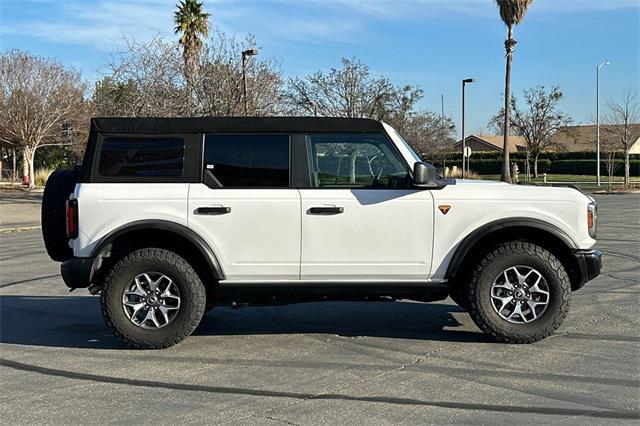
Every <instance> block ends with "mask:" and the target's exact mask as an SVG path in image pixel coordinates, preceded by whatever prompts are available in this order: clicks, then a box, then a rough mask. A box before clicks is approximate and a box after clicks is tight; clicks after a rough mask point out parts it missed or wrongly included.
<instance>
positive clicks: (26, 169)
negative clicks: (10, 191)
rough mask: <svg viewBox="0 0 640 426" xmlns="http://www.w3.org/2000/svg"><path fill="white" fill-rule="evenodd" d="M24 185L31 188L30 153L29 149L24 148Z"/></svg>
mask: <svg viewBox="0 0 640 426" xmlns="http://www.w3.org/2000/svg"><path fill="white" fill-rule="evenodd" d="M22 183H23V184H25V185H27V186H29V187H31V181H30V180H29V152H28V149H27V148H22Z"/></svg>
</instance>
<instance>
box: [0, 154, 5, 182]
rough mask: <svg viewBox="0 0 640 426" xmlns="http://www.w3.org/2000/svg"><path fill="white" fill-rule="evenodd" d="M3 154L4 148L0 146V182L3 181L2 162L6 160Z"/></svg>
mask: <svg viewBox="0 0 640 426" xmlns="http://www.w3.org/2000/svg"><path fill="white" fill-rule="evenodd" d="M3 154H4V148H3V147H1V146H0V181H1V180H2V160H3V159H4V157H3Z"/></svg>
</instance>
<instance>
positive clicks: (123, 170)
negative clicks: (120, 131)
mask: <svg viewBox="0 0 640 426" xmlns="http://www.w3.org/2000/svg"><path fill="white" fill-rule="evenodd" d="M184 153H185V148H184V140H183V139H182V138H176V137H167V138H160V137H158V138H149V137H145V138H135V137H106V138H105V139H104V140H103V141H102V144H101V149H100V158H99V162H98V173H99V174H100V176H104V177H180V176H182V175H183V170H184Z"/></svg>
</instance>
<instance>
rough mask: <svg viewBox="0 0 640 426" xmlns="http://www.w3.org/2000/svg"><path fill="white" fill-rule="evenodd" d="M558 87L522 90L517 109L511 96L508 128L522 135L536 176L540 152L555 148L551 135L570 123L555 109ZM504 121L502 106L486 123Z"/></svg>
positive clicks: (565, 115) (559, 93)
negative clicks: (522, 101) (522, 94)
mask: <svg viewBox="0 0 640 426" xmlns="http://www.w3.org/2000/svg"><path fill="white" fill-rule="evenodd" d="M563 96H564V95H563V94H562V92H561V91H560V88H559V87H558V86H552V87H551V89H550V90H549V91H547V90H546V89H545V87H544V86H537V87H535V88H533V89H528V90H525V91H524V102H525V104H526V107H525V108H524V109H520V108H518V104H517V101H516V99H515V98H514V97H513V96H512V97H511V116H510V121H511V127H512V129H513V133H514V134H516V135H519V136H522V137H523V138H524V140H525V143H526V145H527V164H529V159H530V158H533V176H534V177H538V158H539V157H540V153H542V152H544V151H546V150H548V149H550V148H552V147H554V142H553V138H552V136H553V135H554V134H555V133H556V132H557V131H558V130H559V129H561V128H563V127H566V126H567V125H569V124H570V123H571V117H569V116H568V115H567V114H565V113H564V112H562V111H560V109H559V108H558V103H559V102H560V100H562V98H563ZM503 120H504V108H503V109H502V110H501V111H500V112H498V114H496V115H495V116H494V117H493V118H492V119H491V121H490V122H489V126H490V127H494V128H495V127H497V126H499V125H500V124H501V123H502V122H503Z"/></svg>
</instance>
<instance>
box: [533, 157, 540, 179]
mask: <svg viewBox="0 0 640 426" xmlns="http://www.w3.org/2000/svg"><path fill="white" fill-rule="evenodd" d="M538 157H540V153H539V152H536V155H534V157H533V178H534V179H536V178H537V177H538Z"/></svg>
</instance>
